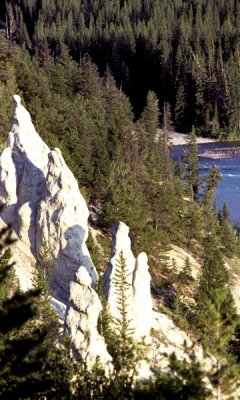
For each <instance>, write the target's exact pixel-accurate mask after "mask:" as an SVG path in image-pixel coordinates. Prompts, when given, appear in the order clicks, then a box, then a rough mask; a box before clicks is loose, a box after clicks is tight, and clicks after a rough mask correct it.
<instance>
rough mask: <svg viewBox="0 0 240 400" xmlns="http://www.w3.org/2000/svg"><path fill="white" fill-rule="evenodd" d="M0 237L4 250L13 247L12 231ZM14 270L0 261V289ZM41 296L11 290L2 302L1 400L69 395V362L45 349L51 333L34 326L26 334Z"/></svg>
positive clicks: (1, 234) (0, 338)
mask: <svg viewBox="0 0 240 400" xmlns="http://www.w3.org/2000/svg"><path fill="white" fill-rule="evenodd" d="M0 237H1V241H2V244H1V247H2V249H5V248H6V246H8V245H9V244H10V245H11V242H12V240H11V236H10V229H9V228H6V230H2V231H1V233H0ZM1 261H2V260H1ZM11 268H12V265H11V264H6V260H4V262H0V284H1V289H0V290H2V288H4V289H3V290H6V288H7V287H8V280H9V277H10V276H11V274H12V273H11V272H10V271H11ZM9 273H10V275H9ZM39 295H40V290H39V289H35V290H31V291H28V292H26V293H20V292H19V291H15V292H13V293H11V291H10V292H9V293H8V295H7V296H6V298H5V299H4V300H2V301H1V303H0V322H1V323H0V397H1V399H6V400H7V399H10V398H11V399H22V400H23V399H27V398H36V399H40V398H42V397H46V398H52V399H57V398H59V395H60V393H61V398H63V399H67V398H69V396H70V391H69V375H68V372H69V370H68V364H67V359H65V358H64V357H63V356H62V354H61V352H60V351H58V350H57V349H56V348H55V346H53V345H52V344H51V345H49V346H46V343H45V338H46V335H47V334H48V331H46V330H44V329H43V330H39V329H38V327H35V328H34V329H32V330H31V332H29V333H28V334H26V333H24V330H25V325H26V324H27V323H28V322H29V321H30V319H31V318H33V317H34V316H35V315H36V312H37V309H38V303H37V301H38V298H39ZM0 297H1V298H2V296H0Z"/></svg>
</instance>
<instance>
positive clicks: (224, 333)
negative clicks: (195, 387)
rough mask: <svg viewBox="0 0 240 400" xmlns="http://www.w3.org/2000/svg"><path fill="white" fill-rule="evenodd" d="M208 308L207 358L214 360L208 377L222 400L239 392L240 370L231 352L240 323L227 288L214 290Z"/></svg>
mask: <svg viewBox="0 0 240 400" xmlns="http://www.w3.org/2000/svg"><path fill="white" fill-rule="evenodd" d="M205 305H206V311H207V314H206V316H205V318H204V319H203V320H202V323H203V327H202V344H203V347H204V350H205V353H206V355H207V356H213V357H214V359H213V364H212V367H211V371H210V374H208V376H209V380H210V382H211V384H212V386H213V388H214V389H215V390H216V399H217V400H222V399H224V398H225V396H231V395H234V393H235V391H236V389H237V388H239V380H240V366H239V364H237V361H236V358H235V357H234V356H233V355H232V354H231V353H230V352H229V344H230V341H231V339H232V337H233V334H234V332H235V329H236V327H237V326H238V325H239V323H240V320H239V317H238V316H237V314H236V310H235V308H234V306H233V302H232V300H231V298H230V297H229V292H228V290H227V289H225V288H219V289H216V290H214V292H213V296H212V298H211V300H210V299H207V298H206V300H205ZM228 398H232V397H228Z"/></svg>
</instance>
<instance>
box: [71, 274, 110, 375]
mask: <svg viewBox="0 0 240 400" xmlns="http://www.w3.org/2000/svg"><path fill="white" fill-rule="evenodd" d="M87 275H88V276H87ZM76 280H77V282H71V285H70V298H69V304H68V308H67V313H66V320H65V326H66V330H67V331H68V332H69V334H70V337H71V341H72V344H73V346H74V350H75V354H78V356H79V355H80V356H81V358H82V359H83V360H85V361H86V363H87V366H88V368H89V369H91V368H92V367H93V366H94V363H95V362H96V360H97V358H98V357H99V359H100V362H101V363H102V365H103V366H104V367H105V368H108V369H111V361H112V358H111V356H110V355H109V353H108V352H107V348H106V344H105V341H104V338H103V337H102V336H101V335H100V334H99V333H98V330H97V322H98V317H99V313H100V311H101V310H102V305H101V302H100V300H99V297H98V295H97V293H96V292H95V291H94V290H93V289H92V287H91V278H90V276H89V274H88V272H87V270H86V269H85V268H84V267H81V268H80V269H79V271H78V273H77V274H76Z"/></svg>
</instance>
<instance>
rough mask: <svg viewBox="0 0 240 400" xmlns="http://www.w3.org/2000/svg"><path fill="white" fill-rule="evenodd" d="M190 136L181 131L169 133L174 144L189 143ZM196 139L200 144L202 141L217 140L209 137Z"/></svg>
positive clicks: (170, 140) (171, 142) (170, 142)
mask: <svg viewBox="0 0 240 400" xmlns="http://www.w3.org/2000/svg"><path fill="white" fill-rule="evenodd" d="M188 138H189V135H186V134H184V133H179V132H171V133H170V135H169V144H171V145H172V146H181V145H184V144H186V143H187V139H188ZM196 141H197V143H198V144H202V143H211V142H215V141H216V140H215V139H209V138H204V137H197V138H196Z"/></svg>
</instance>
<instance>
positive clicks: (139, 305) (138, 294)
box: [103, 222, 152, 342]
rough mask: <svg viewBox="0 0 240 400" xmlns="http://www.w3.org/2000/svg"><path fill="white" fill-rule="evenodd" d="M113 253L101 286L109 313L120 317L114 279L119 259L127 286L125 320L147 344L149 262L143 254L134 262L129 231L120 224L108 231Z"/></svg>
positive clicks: (150, 313) (148, 329)
mask: <svg viewBox="0 0 240 400" xmlns="http://www.w3.org/2000/svg"><path fill="white" fill-rule="evenodd" d="M111 233H112V250H111V256H110V262H109V265H108V267H107V270H106V272H105V274H104V277H103V280H104V286H105V289H106V293H107V299H108V305H109V311H110V313H111V314H112V315H113V316H114V318H118V319H119V318H120V315H119V308H118V304H119V296H118V294H117V287H116V285H117V280H119V278H118V277H117V275H118V273H119V263H120V258H121V255H122V256H123V259H124V262H125V267H126V268H125V276H126V281H127V285H126V288H125V294H126V296H127V298H128V299H129V300H128V304H127V318H128V321H129V324H130V326H131V327H132V328H133V332H134V337H135V338H136V340H141V339H143V338H145V340H147V341H148V342H149V340H150V330H151V326H152V298H151V292H150V279H151V278H150V274H149V272H148V260H147V255H146V254H145V253H141V254H139V256H138V257H137V259H135V257H134V255H133V253H132V250H131V241H130V238H129V236H128V233H129V228H128V226H127V225H125V224H124V223H123V222H117V223H116V224H114V225H113V226H112V228H111Z"/></svg>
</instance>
